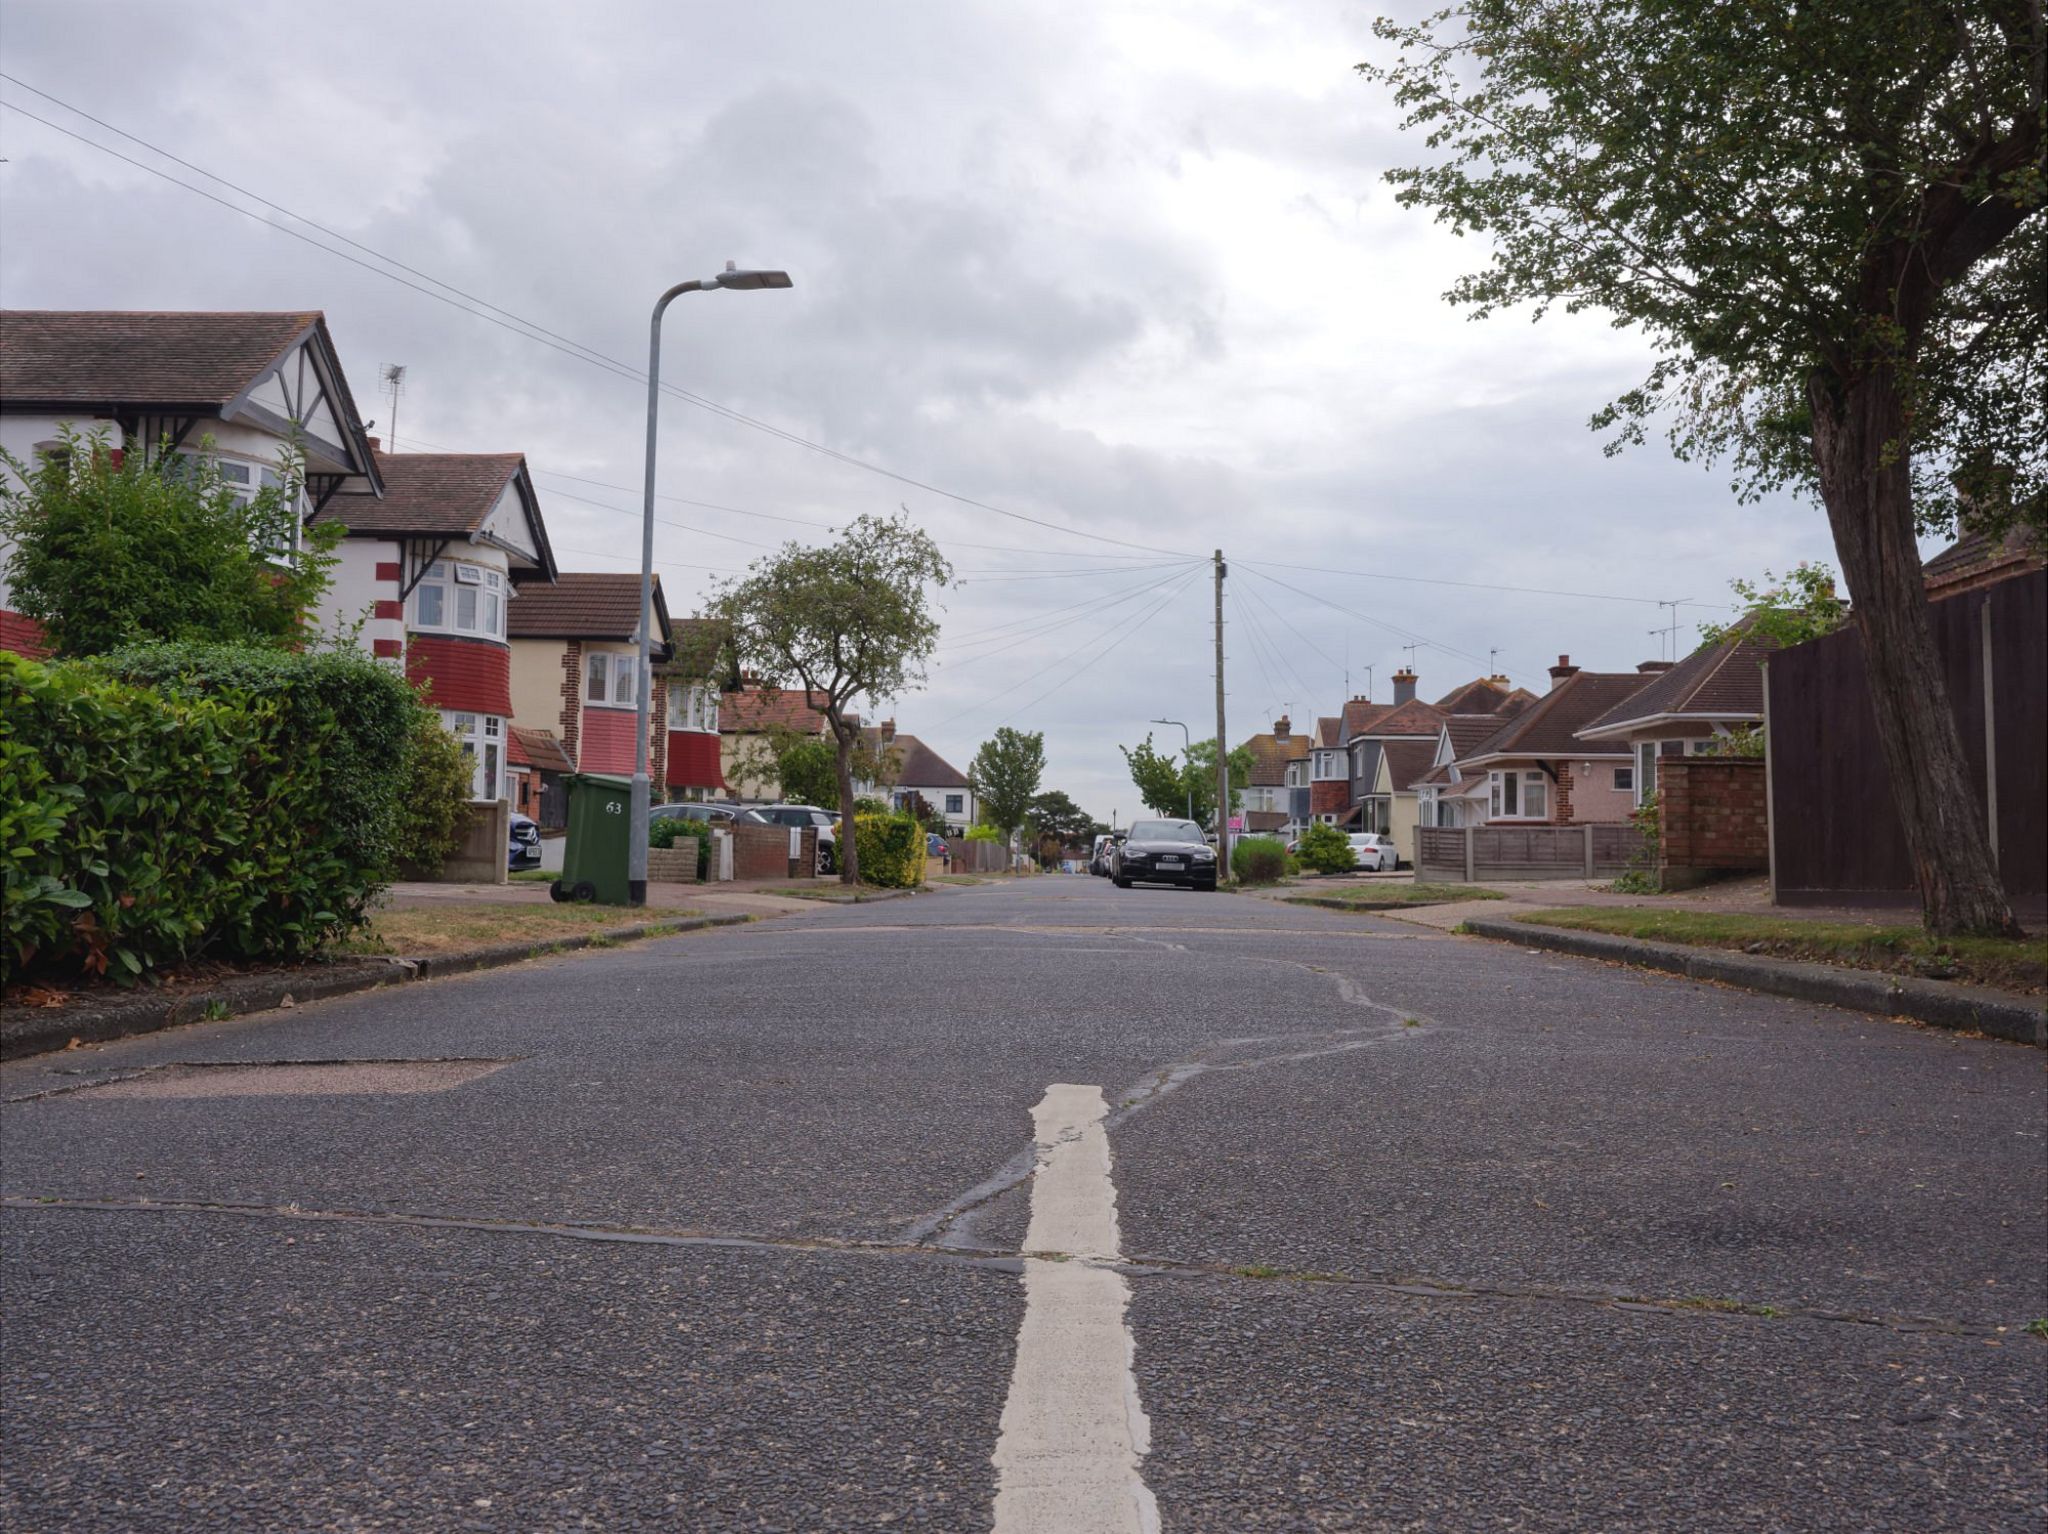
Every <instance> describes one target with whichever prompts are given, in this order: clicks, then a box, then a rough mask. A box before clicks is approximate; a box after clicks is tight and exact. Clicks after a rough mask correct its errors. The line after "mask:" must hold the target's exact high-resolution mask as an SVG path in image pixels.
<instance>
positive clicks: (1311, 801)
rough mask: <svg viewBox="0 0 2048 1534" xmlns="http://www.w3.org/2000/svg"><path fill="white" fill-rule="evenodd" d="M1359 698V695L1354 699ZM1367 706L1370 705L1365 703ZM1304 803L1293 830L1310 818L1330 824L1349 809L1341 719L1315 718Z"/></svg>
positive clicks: (1347, 763) (1348, 769)
mask: <svg viewBox="0 0 2048 1534" xmlns="http://www.w3.org/2000/svg"><path fill="white" fill-rule="evenodd" d="M1353 701H1354V702H1363V701H1364V700H1363V699H1354V700H1353ZM1367 706H1368V707H1370V705H1367ZM1306 776H1307V782H1308V805H1307V808H1306V810H1305V811H1298V812H1297V813H1296V817H1295V818H1296V822H1297V824H1296V826H1295V831H1296V833H1297V834H1299V833H1300V832H1301V831H1303V830H1306V829H1307V828H1308V825H1309V823H1310V822H1312V821H1315V822H1320V823H1321V824H1323V825H1326V826H1334V825H1335V824H1337V822H1338V821H1340V820H1342V819H1343V818H1344V817H1345V815H1346V814H1347V813H1349V812H1350V809H1351V763H1350V756H1349V754H1348V753H1347V752H1346V751H1345V749H1344V720H1343V718H1342V717H1341V716H1339V717H1325V718H1322V719H1318V720H1317V721H1316V733H1315V739H1314V742H1313V744H1312V745H1311V747H1310V750H1309V760H1308V764H1307V774H1306Z"/></svg>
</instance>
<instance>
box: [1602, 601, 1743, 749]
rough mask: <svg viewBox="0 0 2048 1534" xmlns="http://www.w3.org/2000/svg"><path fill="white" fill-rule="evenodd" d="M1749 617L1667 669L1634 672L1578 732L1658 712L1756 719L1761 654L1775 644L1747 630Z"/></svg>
mask: <svg viewBox="0 0 2048 1534" xmlns="http://www.w3.org/2000/svg"><path fill="white" fill-rule="evenodd" d="M1748 627H1749V623H1748V620H1746V619H1745V620H1744V621H1743V622H1742V623H1738V624H1737V625H1736V629H1735V632H1734V633H1731V634H1730V635H1729V636H1728V637H1727V638H1726V639H1724V640H1722V641H1721V642H1720V643H1719V644H1714V645H1706V646H1703V647H1702V648H1700V649H1697V650H1695V651H1693V652H1692V654H1690V655H1688V656H1687V657H1686V658H1685V659H1684V660H1682V661H1680V662H1679V663H1678V664H1677V665H1675V666H1673V667H1672V668H1671V669H1670V670H1669V671H1656V672H1651V673H1650V674H1649V675H1647V676H1643V675H1640V674H1639V675H1638V678H1637V680H1638V681H1640V682H1641V683H1642V685H1641V686H1639V687H1638V688H1637V689H1636V690H1635V691H1634V692H1633V693H1631V694H1629V695H1628V696H1627V697H1624V698H1621V699H1619V700H1618V701H1617V702H1616V703H1615V705H1614V707H1612V708H1610V709H1607V710H1605V711H1604V712H1602V713H1601V714H1599V715H1597V716H1596V717H1595V718H1593V719H1590V720H1588V721H1587V722H1586V723H1585V724H1583V725H1581V726H1580V727H1579V733H1580V734H1582V735H1588V736H1591V735H1593V734H1594V732H1609V731H1619V730H1620V729H1622V728H1623V727H1625V726H1626V725H1628V724H1629V723H1630V722H1632V721H1634V720H1638V719H1648V718H1650V717H1652V716H1653V715H1657V714H1690V715H1695V716H1698V717H1700V718H1705V719H1761V718H1762V717H1763V713H1764V671H1763V664H1762V663H1763V659H1764V657H1765V656H1767V655H1769V654H1770V653H1771V652H1772V651H1773V650H1775V649H1777V648H1778V645H1777V642H1776V641H1775V640H1771V639H1764V638H1759V637H1756V636H1754V635H1752V634H1750V633H1748V632H1747V630H1748Z"/></svg>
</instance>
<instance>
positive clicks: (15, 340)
mask: <svg viewBox="0 0 2048 1534" xmlns="http://www.w3.org/2000/svg"><path fill="white" fill-rule="evenodd" d="M322 323H323V322H322V320H321V316H320V312H319V311H318V310H317V309H307V310H302V311H298V312H295V313H289V314H276V313H220V314H209V313H146V312H131V311H122V310H55V309H8V310H4V311H0V397H4V398H5V399H7V400H8V401H9V402H10V403H11V404H14V405H16V406H24V405H28V404H31V403H33V404H68V405H102V404H126V405H225V404H227V403H228V402H229V401H230V400H232V399H234V398H235V396H236V395H238V394H240V393H241V392H242V391H243V390H244V389H246V388H247V387H248V386H249V385H250V384H252V383H254V382H255V381H256V379H257V377H258V376H259V375H260V374H261V373H262V372H263V370H264V369H265V368H267V367H268V366H269V365H270V364H271V363H272V362H275V361H276V360H277V358H278V356H279V355H280V354H281V353H283V351H284V349H285V348H286V347H287V346H289V345H291V343H292V341H293V340H294V339H295V338H296V337H298V336H299V335H300V334H301V333H303V332H304V331H305V330H306V329H307V328H308V327H310V326H315V325H321V324H322Z"/></svg>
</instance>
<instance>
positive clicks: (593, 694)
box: [583, 650, 673, 727]
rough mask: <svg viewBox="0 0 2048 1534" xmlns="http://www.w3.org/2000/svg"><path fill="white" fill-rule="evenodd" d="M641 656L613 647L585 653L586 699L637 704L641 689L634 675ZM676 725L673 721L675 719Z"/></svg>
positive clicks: (600, 703)
mask: <svg viewBox="0 0 2048 1534" xmlns="http://www.w3.org/2000/svg"><path fill="white" fill-rule="evenodd" d="M639 660H640V657H639V656H637V655H617V654H614V653H613V652H612V651H610V650H592V651H590V652H589V653H588V654H586V655H585V656H584V657H583V703H584V706H585V707H586V708H587V707H590V706H591V705H593V704H594V705H596V706H597V707H599V708H636V707H638V698H639V695H638V693H637V692H636V691H635V690H634V687H633V678H634V676H635V674H636V673H637V672H638V671H639V669H640V666H639ZM671 727H673V721H671Z"/></svg>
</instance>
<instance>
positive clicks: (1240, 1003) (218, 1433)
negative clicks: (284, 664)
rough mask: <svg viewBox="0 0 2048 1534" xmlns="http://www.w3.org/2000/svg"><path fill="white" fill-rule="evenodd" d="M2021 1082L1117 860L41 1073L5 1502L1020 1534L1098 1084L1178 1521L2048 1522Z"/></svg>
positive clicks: (1149, 1484) (1702, 989) (1, 1307)
mask: <svg viewBox="0 0 2048 1534" xmlns="http://www.w3.org/2000/svg"><path fill="white" fill-rule="evenodd" d="M418 1060H471V1061H478V1062H484V1064H481V1065H479V1067H478V1068H477V1069H476V1070H474V1071H462V1070H443V1071H441V1072H438V1073H422V1074H419V1075H417V1076H416V1075H415V1073H411V1072H407V1071H405V1070H403V1069H398V1070H391V1069H383V1068H379V1069H372V1070H369V1071H367V1072H363V1073H351V1072H349V1071H347V1070H346V1069H343V1070H340V1071H336V1070H334V1069H332V1068H313V1069H302V1070H296V1071H293V1072H289V1073H286V1072H276V1071H270V1072H265V1071H255V1072H244V1073H238V1072H233V1071H226V1070H223V1069H222V1067H223V1066H224V1065H227V1064H229V1063H235V1062H239V1063H243V1064H248V1065H257V1064H261V1063H263V1062H281V1061H289V1062H325V1061H418ZM198 1062H204V1063H205V1065H204V1068H194V1069H185V1070H175V1069H170V1070H166V1069H161V1068H162V1067H172V1066H177V1065H179V1064H181V1063H183V1064H193V1063H198ZM498 1062H503V1063H502V1064H498ZM493 1066H495V1068H492V1067H493ZM2042 1066H2043V1060H2042V1056H2041V1055H2040V1053H2039V1052H2037V1051H2032V1050H2028V1049H2025V1048H2022V1047H2019V1046H2016V1045H2010V1044H2003V1043H1997V1042H1993V1041H1986V1040H1973V1039H1963V1038H1957V1037H1953V1036H1950V1035H1946V1034H1942V1033H1938V1032H1929V1031H1922V1030H1919V1029H1915V1028H1913V1027H1910V1026H1907V1025H1904V1024H1900V1023H1897V1022H1890V1021H1880V1020H1877V1019H1872V1018H1867V1017H1863V1016H1860V1015H1856V1014H1850V1013H1841V1012H1833V1011H1830V1010H1827V1009H1825V1008H1818V1007H1812V1006H1807V1005H1803V1004H1800V1003H1795V1002H1789V1001H1782V1000H1776V999H1771V998H1761V997H1752V996H1748V995H1745V994H1742V993H1739V992H1734V991H1729V990H1723V989H1718V988H1714V987H1710V986H1702V985H1697V984H1694V983H1692V982H1688V981H1685V980H1681V979H1676V978H1672V977H1662V976H1649V975H1643V974H1638V973H1631V972H1626V971H1621V970H1616V969H1610V968H1608V967H1606V966H1603V965H1599V964H1595V963H1591V962H1586V961H1580V960H1572V959H1561V958H1558V957H1556V956H1552V955H1537V954H1533V953H1527V952H1523V951H1519V950H1516V949H1512V948H1507V947H1502V946H1500V945H1496V944H1490V943H1485V942H1481V941H1477V940H1468V939H1462V938H1456V937H1451V936H1447V935H1444V934H1440V933H1436V932H1432V931H1428V930H1425V929H1422V928H1418V927H1412V926H1406V925H1403V924H1401V923H1398V922H1394V921H1389V920H1379V919H1373V918H1365V917H1355V916H1347V915H1343V914H1339V913H1334V912H1325V911H1317V910H1311V909H1307V908H1290V907H1283V906H1280V905H1276V904H1274V903H1271V902H1268V901H1260V900H1251V899H1243V898H1237V897H1230V896H1210V895H1198V894H1194V893H1190V892H1181V891H1169V890H1147V889H1135V890H1130V891H1117V890H1114V889H1112V888H1111V887H1110V886H1109V885H1108V883H1107V882H1106V881H1104V880H1090V879H1082V878H1048V879H1042V880H1036V881H1032V882H1029V883H1025V884H1022V885H1018V886H1014V887H1012V886H1001V887H996V886H991V887H982V888H976V889H969V890H956V891H950V892H946V893H942V894H935V895H932V896H929V897H923V898H919V899H917V900H911V901H899V902H891V903H888V904H878V905H868V906H861V907H853V908H833V907H824V908H821V909H819V910H818V911H817V912H816V913H814V914H807V915H805V916H801V917H796V918H791V919H787V920H782V921H777V922H773V923H762V924H758V925H755V926H751V927H746V928H736V929H727V930H724V931H717V932H706V933H697V934H691V935H689V936H686V937H681V938H674V939H667V940H663V941H659V942H653V943H647V944H640V945H635V946H632V947H629V948H624V949H619V950H616V951H609V952H593V953H589V954H584V955H579V956H575V957H569V958H563V959H559V960H554V961H547V962H542V963H537V964H532V965H527V966H523V967H520V968H517V969H510V970H500V971H495V972H492V973H490V974H486V975H479V976H474V977H469V978H465V979H457V980H448V981H441V982H434V983H430V984H423V985H417V986H410V987H406V988H404V989H402V990H399V991H395V992H392V993H387V994H368V995H363V996H358V997H350V998H344V999H340V1000H336V1001H333V1002H327V1003H320V1004H315V1005H308V1006H304V1007H300V1008H297V1009H294V1010H292V1011H290V1012H284V1013H275V1014H270V1015H268V1016H266V1017H263V1018H256V1019H245V1020H241V1021H237V1022H232V1023H220V1024H205V1025H200V1026H197V1027H193V1028H188V1029H184V1030H180V1031H177V1032H174V1033H170V1034H164V1035H159V1036H156V1037H153V1038H148V1039H139V1040H131V1041H126V1042H123V1043H120V1044H114V1045H108V1046H105V1047H101V1048H96V1049H90V1050H81V1051H73V1052H70V1053H68V1054H64V1055H61V1056H49V1057H44V1058H42V1059H40V1060H33V1061H24V1062H19V1063H17V1064H14V1065H9V1066H7V1067H5V1068H0V1089H4V1093H5V1096H6V1097H7V1099H8V1103H7V1106H6V1108H5V1112H4V1115H0V1153H4V1155H0V1169H4V1170H0V1191H4V1193H5V1195H6V1200H7V1203H6V1207H5V1209H4V1211H0V1236H4V1241H0V1259H4V1265H0V1281H4V1287H0V1323H4V1329H0V1346H4V1364H5V1371H6V1372H5V1382H4V1384H5V1413H4V1419H0V1433H4V1452H0V1525H4V1526H5V1527H6V1528H8V1529H21V1530H38V1531H39V1530H58V1529H94V1530H151V1529H194V1530H199V1529H207V1530H212V1529H243V1528H248V1529H327V1528H335V1529H407V1530H412V1529H441V1528H450V1529H471V1528H474V1529H485V1530H500V1529H503V1530H539V1529H637V1528H685V1529H707V1530H709V1529H717V1530H723V1529H747V1530H753V1529H784V1530H792V1531H797V1530H817V1529H831V1528H851V1527H871V1526H889V1527H909V1528H931V1529H946V1530H953V1529H982V1528H989V1527H992V1526H993V1524H992V1520H993V1519H994V1516H995V1511H994V1510H995V1506H996V1496H997V1490H998V1481H997V1471H996V1468H995V1463H994V1456H995V1453H996V1446H997V1442H998V1439H999V1437H1002V1436H1005V1435H1007V1434H1009V1433H1011V1432H1012V1431H1013V1428H1014V1422H1015V1421H1016V1420H1017V1416H1016V1414H1018V1413H1020V1412H1022V1411H1023V1409H1024V1408H1023V1407H1022V1406H1020V1405H1019V1404H1018V1401H1017V1400H1016V1399H1015V1392H1017V1391H1020V1390H1022V1389H1023V1374H1024V1372H1025V1371H1023V1370H1019V1371H1018V1379H1017V1380H1016V1381H1013V1378H1012V1373H1013V1366H1014V1365H1015V1364H1016V1362H1017V1359H1018V1355H1019V1347H1018V1337H1019V1332H1020V1328H1021V1327H1023V1326H1024V1325H1025V1318H1026V1292H1025V1291H1026V1283H1025V1280H1024V1278H1023V1276H1022V1275H1023V1274H1024V1272H1025V1270H1026V1264H1025V1262H1024V1261H1023V1260H1022V1257H1023V1244H1024V1241H1025V1232H1026V1227H1027V1223H1029V1222H1031V1221H1032V1200H1033V1198H1034V1196H1036V1195H1035V1193H1034V1182H1033V1180H1032V1179H1030V1178H1028V1177H1026V1176H1025V1175H1024V1174H1025V1173H1026V1172H1027V1171H1028V1169H1029V1168H1030V1166H1031V1164H1032V1163H1031V1155H1032V1149H1031V1147H1032V1133H1033V1131H1032V1122H1033V1121H1032V1112H1033V1109H1034V1107H1035V1106H1036V1105H1038V1104H1039V1103H1040V1102H1041V1100H1042V1099H1044V1098H1045V1097H1046V1095H1047V1088H1048V1087H1049V1086H1050V1085H1052V1084H1054V1083H1078V1084H1090V1085H1094V1086H1099V1087H1100V1088H1101V1089H1102V1091H1103V1094H1104V1096H1105V1097H1106V1099H1107V1103H1108V1108H1109V1117H1108V1121H1107V1122H1108V1128H1109V1135H1108V1143H1109V1165H1108V1167H1107V1175H1108V1176H1109V1178H1110V1179H1111V1181H1112V1183H1113V1187H1114V1201H1115V1219H1116V1222H1117V1223H1118V1224H1119V1225H1120V1233H1121V1257H1122V1259H1123V1260H1122V1263H1121V1266H1120V1267H1119V1268H1118V1269H1117V1271H1119V1272H1121V1273H1122V1274H1123V1275H1124V1277H1125V1278H1126V1280H1127V1284H1128V1309H1127V1312H1126V1314H1125V1316H1124V1326H1125V1328H1126V1329H1127V1333H1128V1339H1127V1343H1126V1346H1127V1347H1128V1348H1129V1357H1130V1364H1129V1377H1130V1379H1131V1380H1132V1381H1133V1383H1134V1385H1135V1397H1136V1400H1137V1402H1138V1403H1139V1405H1140V1407H1141V1408H1142V1411H1143V1413H1144V1414H1145V1417H1146V1418H1148V1419H1149V1448H1148V1450H1147V1451H1146V1452H1145V1453H1144V1454H1143V1458H1142V1460H1141V1461H1140V1463H1139V1465H1138V1467H1137V1472H1136V1473H1137V1474H1138V1475H1139V1476H1141V1477H1142V1481H1143V1486H1144V1488H1145V1490H1146V1491H1147V1492H1148V1493H1149V1495H1150V1496H1151V1497H1152V1498H1153V1499H1155V1500H1156V1504H1157V1509H1158V1517H1159V1520H1160V1524H1161V1526H1162V1527H1163V1528H1165V1529H1167V1530H1169V1531H1172V1530H1192V1529H1204V1530H1208V1529H1215V1530H1264V1529H1273V1530H1281V1529H1286V1530H1297V1529H1298V1530H1334V1529H1403V1530H1407V1529H1447V1530H1464V1529H1599V1530H1620V1529H1643V1530H1675V1529H1699V1530H1717V1531H1718V1530H1751V1529H1755V1530H1779V1529H1898V1530H1915V1531H1922V1530H1929V1531H1931V1530H1946V1529H1956V1530H1963V1529H1968V1530H2000V1529H2013V1530H2030V1531H2031V1530H2038V1529H2039V1528H2041V1527H2042V1526H2043V1524H2044V1521H2048V1460H2044V1445H2048V1338H2043V1337H2038V1336H2034V1335H2030V1334H2028V1333H2027V1332H2026V1330H2025V1328H2026V1326H2027V1324H2028V1323H2029V1322H2032V1321H2035V1320H2037V1319H2039V1318H2043V1317H2048V1139H2044V1131H2048V1111H2044V1104H2048V1098H2044V1090H2043V1086H2044V1084H2043V1070H2042ZM111 1082H126V1083H127V1085H126V1086H121V1087H117V1088H116V1089H114V1090H108V1091H96V1090H93V1089H92V1088H93V1087H94V1086H95V1085H96V1084H102V1083H111ZM400 1088H404V1089H405V1090H399V1089H400ZM1044 1257H1045V1254H1040V1257H1039V1260H1037V1261H1036V1262H1035V1264H1034V1265H1035V1266H1036V1267H1037V1268H1039V1269H1041V1270H1043V1269H1045V1268H1046V1266H1047V1264H1046V1262H1045V1261H1044V1260H1043V1259H1044ZM1054 1258H1055V1260H1058V1255H1057V1254H1054ZM1032 1303H1033V1304H1036V1303H1037V1298H1036V1296H1035V1295H1034V1297H1033V1299H1032ZM1006 1401H1009V1402H1010V1403H1011V1404H1010V1413H1011V1415H1010V1416H1006ZM1058 1405H1059V1403H1057V1402H1056V1403H1055V1406H1056V1407H1057V1406H1058ZM1140 1436H1141V1439H1142V1435H1140ZM1105 1526H1106V1525H1105Z"/></svg>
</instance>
